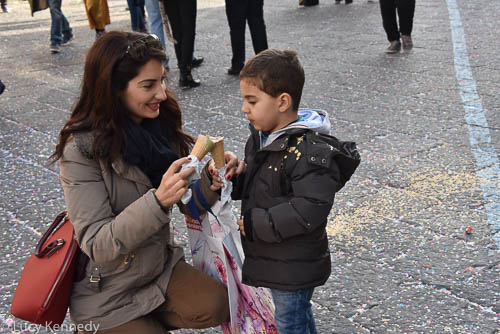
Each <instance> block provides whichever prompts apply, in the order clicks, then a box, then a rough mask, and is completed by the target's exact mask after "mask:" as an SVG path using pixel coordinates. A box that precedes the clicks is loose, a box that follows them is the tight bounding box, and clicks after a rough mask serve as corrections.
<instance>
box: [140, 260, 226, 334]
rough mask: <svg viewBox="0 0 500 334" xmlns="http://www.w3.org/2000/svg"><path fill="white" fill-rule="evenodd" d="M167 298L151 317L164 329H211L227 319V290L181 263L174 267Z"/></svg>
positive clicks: (196, 270) (208, 277)
mask: <svg viewBox="0 0 500 334" xmlns="http://www.w3.org/2000/svg"><path fill="white" fill-rule="evenodd" d="M166 299H167V301H166V302H165V303H163V304H162V305H161V306H160V307H159V308H157V309H156V310H154V311H153V312H152V313H151V315H153V316H154V317H155V318H156V319H157V320H158V321H160V322H162V324H163V326H164V327H165V328H167V329H176V328H208V327H214V326H218V325H220V324H221V323H222V322H224V321H226V320H228V318H229V300H228V295H227V292H226V289H225V288H224V287H223V286H222V285H221V284H220V283H218V282H217V281H216V280H215V279H213V278H211V277H210V276H208V275H207V274H205V273H204V272H202V271H200V270H198V269H196V268H194V267H193V266H191V265H189V264H187V263H186V262H184V261H179V263H177V265H176V266H175V267H174V271H173V273H172V277H171V278H170V282H169V283H168V288H167V296H166ZM144 333H145V332H144Z"/></svg>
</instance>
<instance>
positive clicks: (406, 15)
mask: <svg viewBox="0 0 500 334" xmlns="http://www.w3.org/2000/svg"><path fill="white" fill-rule="evenodd" d="M379 3H380V12H381V14H382V24H383V26H384V30H385V33H386V34H387V39H388V40H389V42H390V44H389V46H388V47H387V49H385V51H384V52H385V53H389V54H392V53H398V52H399V51H400V50H401V40H402V41H403V49H404V50H407V51H408V50H411V49H412V48H413V41H412V38H411V32H412V29H413V15H414V13H415V0H404V1H403V0H379ZM398 19H399V28H398ZM400 37H401V40H400Z"/></svg>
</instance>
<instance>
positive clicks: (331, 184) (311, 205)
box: [244, 152, 339, 243]
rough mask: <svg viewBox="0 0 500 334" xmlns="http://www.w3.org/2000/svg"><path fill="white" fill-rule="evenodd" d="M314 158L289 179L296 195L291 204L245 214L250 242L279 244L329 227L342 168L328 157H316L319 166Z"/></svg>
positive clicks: (305, 159) (302, 162) (303, 162)
mask: <svg viewBox="0 0 500 334" xmlns="http://www.w3.org/2000/svg"><path fill="white" fill-rule="evenodd" d="M311 157H312V156H306V157H303V158H301V159H300V160H299V162H298V163H297V165H296V167H295V168H294V171H293V172H292V175H290V176H289V177H290V179H291V182H290V183H291V191H292V194H291V195H290V196H289V197H288V201H285V202H283V203H280V204H278V205H276V206H273V207H271V208H269V209H267V210H266V209H262V208H253V209H251V210H249V211H250V212H248V213H245V217H244V224H245V233H246V234H247V235H248V233H247V232H250V239H252V238H253V239H254V240H261V241H265V242H270V243H276V242H280V241H282V240H283V239H288V238H291V237H294V236H297V235H301V234H307V233H310V232H311V231H314V230H315V229H317V228H318V227H320V226H324V225H325V224H326V221H327V217H328V214H329V213H330V210H331V208H332V205H333V200H334V196H335V189H336V188H337V182H338V177H339V172H338V167H337V165H336V163H335V161H334V159H333V158H332V157H331V156H329V154H328V153H325V152H323V154H320V155H319V156H316V155H315V156H314V158H313V160H314V161H317V160H316V159H317V158H318V157H319V164H316V163H314V162H311V159H310V158H311ZM322 162H324V163H323V164H322ZM248 214H249V217H247V215H248ZM247 218H248V219H247ZM247 225H249V226H247Z"/></svg>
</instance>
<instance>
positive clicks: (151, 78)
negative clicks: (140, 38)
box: [123, 59, 167, 123]
mask: <svg viewBox="0 0 500 334" xmlns="http://www.w3.org/2000/svg"><path fill="white" fill-rule="evenodd" d="M165 79H166V75H165V70H164V68H163V65H162V63H161V62H160V61H159V60H157V59H151V60H150V61H149V62H147V63H146V64H145V65H144V66H142V67H141V68H140V69H139V74H137V76H136V77H135V78H133V79H132V80H130V81H129V82H128V85H127V88H126V89H125V92H124V95H123V100H124V101H123V102H124V103H125V105H126V106H127V108H128V109H129V111H130V112H131V117H132V119H133V120H134V121H135V122H137V123H141V121H142V120H143V119H144V118H156V117H158V115H159V114H160V102H162V101H165V100H166V99H167V95H166V93H165V81H166V80H165Z"/></svg>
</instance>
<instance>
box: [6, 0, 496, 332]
mask: <svg viewBox="0 0 500 334" xmlns="http://www.w3.org/2000/svg"><path fill="white" fill-rule="evenodd" d="M297 2H298V1H296V0H274V1H271V0H267V1H266V3H265V19H266V23H267V30H268V38H269V45H270V46H271V47H276V48H290V49H295V50H297V51H298V52H299V54H300V59H301V61H302V63H303V65H304V68H305V71H306V85H305V88H304V93H303V98H302V106H304V107H306V106H307V107H313V108H322V109H325V110H327V111H329V113H330V118H331V121H332V132H333V134H334V135H335V136H337V137H338V138H340V139H343V140H353V141H356V142H357V144H358V147H359V149H360V153H361V156H362V164H361V166H360V168H359V169H358V171H357V172H356V174H355V175H354V177H353V179H352V180H351V181H350V182H349V183H348V184H347V185H346V187H345V188H344V189H343V190H342V191H341V192H340V193H339V194H338V195H337V197H336V203H335V205H334V208H333V209H332V212H331V215H330V219H329V221H330V222H329V225H328V233H329V236H330V249H331V255H332V260H333V266H332V275H331V277H330V279H329V280H328V282H327V283H326V284H325V285H324V286H322V287H318V288H317V289H316V291H315V294H314V297H313V306H314V312H315V316H316V322H317V326H318V332H319V333H363V334H364V333H481V334H482V333H500V330H499V328H500V320H499V316H500V304H499V303H500V278H499V277H500V253H499V251H498V250H499V247H500V245H499V242H498V240H499V234H500V233H498V230H499V229H498V227H499V225H498V222H499V216H500V212H499V211H498V207H499V204H500V200H499V192H498V189H499V187H500V182H499V175H498V168H499V166H498V152H499V151H500V117H499V112H500V97H499V95H498V92H499V87H498V82H499V81H500V62H499V57H498V53H499V52H500V40H499V39H498V29H497V23H498V22H499V19H500V17H499V13H500V2H499V1H488V0H477V1H469V2H468V1H462V0H459V1H458V6H457V7H456V9H457V10H458V13H459V14H460V17H459V20H460V21H459V23H461V25H457V21H456V16H455V19H454V20H455V21H453V20H452V17H453V15H454V14H453V13H454V11H453V10H454V9H453V8H454V5H455V4H456V2H455V0H419V1H417V7H416V12H415V22H414V32H413V38H414V44H415V47H414V49H413V51H412V52H409V53H401V54H396V55H393V56H389V55H385V54H384V53H383V50H384V49H385V47H386V46H387V44H388V43H387V41H386V38H385V33H384V31H383V29H382V24H381V18H380V9H379V6H378V2H370V1H366V0H356V1H354V3H353V4H352V5H344V4H341V5H336V4H335V3H334V1H333V0H322V1H321V3H320V5H319V6H316V7H310V8H303V7H299V6H298V5H297ZM109 6H110V12H111V21H112V24H111V25H110V26H109V27H108V28H110V29H129V27H130V17H129V13H128V11H126V10H125V8H126V2H125V1H119V0H109ZM198 6H199V8H198V21H197V40H196V54H197V55H202V56H204V57H205V63H204V64H203V65H202V66H201V67H200V68H199V69H196V70H195V71H194V75H195V76H196V77H199V78H200V79H201V81H202V86H201V87H199V88H196V89H193V90H188V91H182V90H179V89H178V87H177V80H178V71H177V69H176V66H175V65H176V60H175V55H174V53H173V48H172V47H171V46H169V47H168V48H167V49H168V52H169V54H170V55H171V68H172V71H171V77H170V83H171V87H172V88H173V89H174V91H175V92H176V93H177V94H178V96H179V98H180V101H181V105H182V108H183V114H184V123H185V128H186V130H187V132H188V133H190V134H192V135H197V134H198V133H206V134H210V135H222V136H224V137H225V138H226V139H225V141H226V147H227V148H228V149H230V150H233V151H234V152H236V153H237V154H238V155H239V156H242V153H243V147H244V143H245V140H246V138H247V136H248V130H247V122H246V121H245V118H244V116H243V115H242V114H241V112H240V111H239V109H240V105H241V98H240V96H239V81H238V79H237V78H234V77H230V76H228V75H227V74H226V73H225V67H226V66H228V65H229V63H230V57H231V50H230V42H229V31H228V27H227V21H226V17H225V11H224V2H223V1H221V0H199V1H198ZM9 7H10V9H11V12H10V13H8V14H0V80H2V81H3V82H4V83H5V84H6V86H7V89H6V91H5V92H4V94H2V95H1V96H0V165H1V166H0V170H1V178H0V191H1V196H0V255H1V257H0V264H1V268H2V269H1V271H0V291H1V294H0V332H5V333H14V332H19V333H20V332H24V333H27V332H30V331H29V330H30V329H31V332H36V330H35V329H34V328H33V327H32V328H29V327H27V324H26V323H25V322H23V321H21V320H18V319H14V318H13V317H12V316H11V315H10V314H9V306H10V301H11V299H12V296H13V293H14V291H15V287H16V282H17V279H18V277H19V275H20V272H21V270H22V267H23V264H24V262H25V260H26V258H27V256H28V255H29V254H30V253H31V252H32V250H33V246H34V244H35V242H36V240H37V239H38V238H39V237H40V235H41V233H43V231H44V230H45V228H46V227H47V224H48V223H50V220H51V219H52V218H53V217H54V216H55V214H56V213H58V212H59V211H61V210H63V209H64V199H63V194H62V192H61V189H60V185H59V180H58V170H57V168H56V167H54V166H47V161H46V159H47V157H48V156H49V155H50V154H51V153H52V152H53V150H54V147H55V143H56V139H57V135H58V131H59V130H60V129H61V127H62V125H63V124H64V121H65V120H66V119H67V118H68V116H69V113H70V110H71V107H72V105H73V103H74V102H75V100H76V98H77V96H78V93H79V85H80V80H81V78H82V69H83V63H84V60H85V55H86V51H87V49H88V47H89V46H90V45H91V43H92V42H93V38H94V34H93V31H91V30H89V28H88V23H87V19H86V16H85V11H84V6H83V3H82V2H81V1H77V0H64V1H63V6H62V8H63V11H64V13H65V14H66V15H67V17H68V19H69V21H70V23H71V25H72V27H73V29H74V32H75V40H74V42H73V44H72V45H70V46H67V47H65V48H64V49H63V52H62V53H60V54H56V55H51V54H50V52H49V49H48V48H49V28H50V15H49V12H48V11H43V12H37V13H35V15H34V17H31V15H30V13H29V5H28V3H27V2H26V1H21V0H9ZM451 21H452V22H453V24H450V22H451ZM460 29H463V35H464V37H465V43H466V45H465V46H466V48H467V52H466V53H464V54H461V53H460V52H458V51H457V50H460V48H461V47H462V46H464V45H460V44H459V43H457V40H455V39H452V35H453V34H456V33H457V32H460V31H461V30H460ZM453 36H456V35H453ZM252 54H253V51H252V48H251V41H250V38H249V34H248V33H247V57H250V56H251V55H252ZM464 68H468V69H469V68H470V70H471V74H472V79H473V80H472V81H471V80H462V79H459V80H457V77H458V78H461V77H460V75H459V74H457V73H460V71H462V70H463V69H464ZM464 81H469V82H473V83H474V84H475V88H476V91H477V95H478V99H480V101H479V102H480V103H481V106H482V108H481V110H480V112H478V111H477V110H475V114H474V115H479V114H480V115H483V116H484V118H485V120H486V121H487V125H481V126H479V125H474V124H475V123H474V124H472V125H471V122H470V119H469V118H468V117H466V115H467V114H466V112H467V110H469V109H470V108H469V107H468V104H467V103H466V105H465V107H464V101H466V102H467V100H466V99H464V96H465V95H467V93H470V91H467V89H464V88H463V87H470V86H467V85H466V86H464ZM478 99H477V98H476V100H475V102H478ZM468 108H469V109H468ZM478 127H480V128H481V130H484V131H486V132H487V137H482V141H481V142H480V143H479V144H478V142H477V141H475V137H474V136H473V135H471V133H473V130H474V129H475V128H478ZM478 152H479V153H485V154H488V157H489V158H491V161H493V162H492V163H490V164H489V165H488V166H487V167H486V168H485V167H478V166H479V165H478V163H477V158H476V157H477V156H479V155H478V154H479V153H478ZM484 171H493V173H489V174H488V175H489V176H488V177H483V176H482V175H483V174H484V173H482V172H484ZM485 189H493V191H492V192H486V190H485ZM485 194H486V195H485ZM495 208H496V209H495ZM175 226H176V230H177V237H178V239H179V241H180V242H182V243H184V245H185V246H186V249H187V239H186V231H185V228H184V223H183V220H182V217H181V216H180V215H179V214H178V213H177V214H176V219H175ZM468 226H470V227H472V229H473V232H472V234H471V235H469V236H466V235H465V233H464V231H465V229H466V228H467V227H468ZM187 257H188V258H189V254H187ZM66 324H69V321H67V322H66ZM46 332H48V331H44V330H41V331H40V333H46ZM58 333H67V331H58ZM176 333H183V334H185V333H207V334H212V333H221V331H220V329H219V328H214V329H208V330H198V331H196V330H179V331H176Z"/></svg>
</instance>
